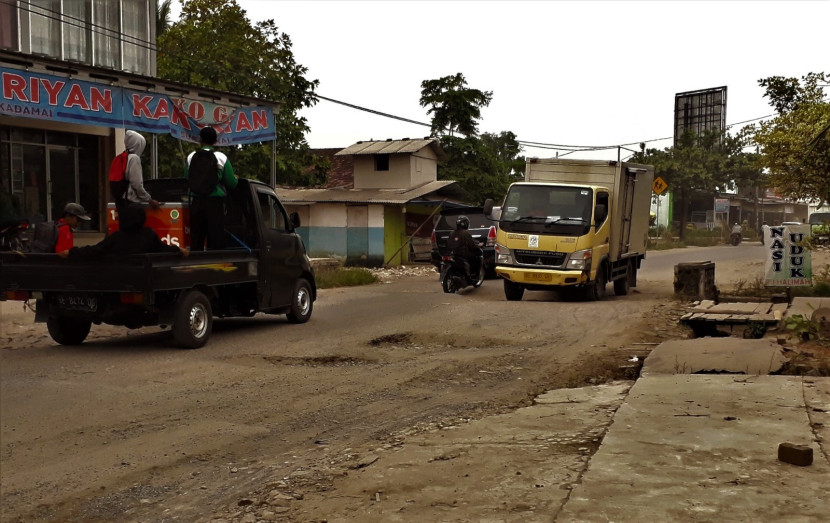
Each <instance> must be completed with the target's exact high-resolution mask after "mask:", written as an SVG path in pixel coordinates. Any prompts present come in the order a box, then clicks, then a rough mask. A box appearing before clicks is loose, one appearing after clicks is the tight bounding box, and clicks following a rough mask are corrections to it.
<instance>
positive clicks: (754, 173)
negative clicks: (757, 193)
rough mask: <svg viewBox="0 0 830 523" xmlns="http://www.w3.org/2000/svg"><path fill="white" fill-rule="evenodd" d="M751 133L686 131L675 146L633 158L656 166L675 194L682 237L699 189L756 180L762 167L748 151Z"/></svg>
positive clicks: (723, 187)
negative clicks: (700, 132)
mask: <svg viewBox="0 0 830 523" xmlns="http://www.w3.org/2000/svg"><path fill="white" fill-rule="evenodd" d="M748 142H749V135H748V133H747V132H746V131H741V132H739V133H738V134H737V135H734V136H732V135H730V134H728V133H725V132H721V131H719V130H716V129H712V130H709V131H707V132H705V133H703V134H702V135H700V136H698V135H696V134H695V133H694V132H692V131H686V132H685V133H683V135H682V136H681V137H680V138H679V139H678V140H677V144H676V145H675V146H673V147H667V148H666V149H664V150H662V151H660V150H656V149H648V150H646V151H645V152H644V153H640V152H638V153H635V154H634V155H633V156H632V161H633V162H637V163H644V164H649V165H653V166H654V175H655V176H659V177H660V178H662V179H663V180H665V181H666V183H667V184H668V185H669V187H670V188H671V191H672V193H673V194H674V195H675V199H676V201H677V207H678V209H679V213H680V231H679V233H680V238H681V239H683V238H684V236H685V229H686V223H687V222H688V218H689V203H690V201H691V197H692V195H693V194H695V193H701V192H702V193H709V194H711V195H712V196H713V197H714V196H715V195H716V194H717V193H718V192H719V191H723V190H726V189H732V188H734V187H735V186H736V185H744V184H747V183H749V184H753V185H754V184H756V183H757V179H758V177H759V176H760V170H759V169H758V168H757V166H756V161H757V158H756V156H755V155H753V154H752V153H744V152H743V149H744V148H745V147H746V146H747V144H748Z"/></svg>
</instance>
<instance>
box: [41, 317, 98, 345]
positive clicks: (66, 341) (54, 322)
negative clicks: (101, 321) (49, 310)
mask: <svg viewBox="0 0 830 523" xmlns="http://www.w3.org/2000/svg"><path fill="white" fill-rule="evenodd" d="M91 326H92V322H91V321H90V320H82V319H79V318H68V317H66V316H49V318H48V319H47V320H46V328H47V329H48V330H49V336H51V337H52V339H53V340H55V341H56V342H58V343H60V344H61V345H80V344H81V343H83V342H84V340H85V339H86V337H87V335H88V334H89V329H90V327H91Z"/></svg>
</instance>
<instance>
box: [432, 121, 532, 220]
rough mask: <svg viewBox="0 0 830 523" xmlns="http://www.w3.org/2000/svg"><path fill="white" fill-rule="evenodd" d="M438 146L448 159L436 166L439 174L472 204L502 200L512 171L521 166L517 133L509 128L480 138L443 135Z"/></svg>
mask: <svg viewBox="0 0 830 523" xmlns="http://www.w3.org/2000/svg"><path fill="white" fill-rule="evenodd" d="M441 145H442V147H443V148H444V150H445V151H446V152H447V156H448V157H449V159H448V160H447V161H446V162H444V163H442V164H440V165H439V166H438V177H439V178H441V179H442V180H454V181H456V182H458V184H459V185H460V186H461V187H462V188H463V189H464V190H465V191H466V192H467V194H469V202H468V203H471V204H476V205H481V204H482V203H483V202H484V200H485V199H487V198H493V199H494V200H499V199H501V198H502V197H503V196H504V194H505V193H506V192H507V187H508V186H509V185H510V184H511V183H512V182H514V181H515V178H514V176H513V175H512V173H514V172H521V171H522V169H523V168H524V158H523V157H521V156H519V152H520V148H519V143H518V142H517V141H516V135H515V134H513V133H511V132H509V131H506V132H502V133H499V134H497V135H496V134H489V133H484V134H482V135H481V137H476V136H466V137H458V136H445V137H443V138H442V139H441Z"/></svg>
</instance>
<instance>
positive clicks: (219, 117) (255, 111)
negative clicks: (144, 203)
mask: <svg viewBox="0 0 830 523" xmlns="http://www.w3.org/2000/svg"><path fill="white" fill-rule="evenodd" d="M0 114H3V115H7V116H18V117H23V118H36V119H40V120H51V121H58V122H68V123H77V124H86V125H99V126H103V127H123V128H127V129H133V130H136V131H145V132H150V133H157V134H171V135H173V136H175V137H176V138H179V139H180V140H185V141H187V142H192V143H199V130H200V129H201V128H202V127H207V126H212V127H214V128H215V129H216V132H217V134H218V135H219V139H218V141H217V145H236V144H243V143H256V142H264V141H270V140H273V139H274V138H275V137H276V133H275V130H274V112H273V108H271V107H235V106H227V105H218V104H214V103H211V102H207V101H199V100H191V99H187V98H177V97H174V96H168V95H166V94H160V93H152V92H147V91H134V90H130V89H124V88H121V87H116V86H110V85H107V84H100V83H95V82H86V81H83V80H74V79H71V78H66V77H61V76H54V75H49V74H43V73H34V72H29V71H22V70H19V69H9V68H6V67H0Z"/></svg>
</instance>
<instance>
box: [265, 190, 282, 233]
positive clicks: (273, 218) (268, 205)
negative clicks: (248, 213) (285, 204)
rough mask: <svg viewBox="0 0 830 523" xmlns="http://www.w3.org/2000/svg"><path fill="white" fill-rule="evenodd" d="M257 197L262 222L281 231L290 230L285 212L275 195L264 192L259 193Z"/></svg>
mask: <svg viewBox="0 0 830 523" xmlns="http://www.w3.org/2000/svg"><path fill="white" fill-rule="evenodd" d="M257 197H258V199H259V210H260V212H261V213H262V222H263V223H264V224H265V225H266V227H268V228H269V229H276V230H280V231H286V230H288V225H287V222H286V220H285V211H283V209H282V206H281V205H280V203H279V202H278V201H277V199H276V198H274V196H273V195H271V194H268V193H264V192H260V193H257Z"/></svg>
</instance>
